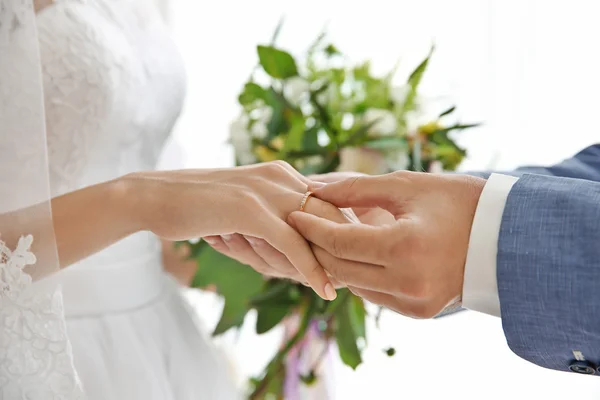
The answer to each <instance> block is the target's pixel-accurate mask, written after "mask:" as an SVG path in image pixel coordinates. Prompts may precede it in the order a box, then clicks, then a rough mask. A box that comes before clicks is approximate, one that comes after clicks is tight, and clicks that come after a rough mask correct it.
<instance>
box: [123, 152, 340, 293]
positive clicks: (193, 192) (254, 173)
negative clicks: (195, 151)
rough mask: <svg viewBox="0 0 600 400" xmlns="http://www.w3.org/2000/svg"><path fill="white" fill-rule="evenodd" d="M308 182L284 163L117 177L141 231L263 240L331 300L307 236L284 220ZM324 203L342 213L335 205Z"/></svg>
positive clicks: (182, 237) (171, 237)
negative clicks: (236, 234) (246, 237)
mask: <svg viewBox="0 0 600 400" xmlns="http://www.w3.org/2000/svg"><path fill="white" fill-rule="evenodd" d="M308 182H309V181H308V179H307V178H305V177H303V176H302V175H301V174H299V173H298V172H297V171H295V170H294V169H293V168H292V167H291V166H289V165H288V164H286V163H284V162H272V163H266V164H257V165H252V166H245V167H238V168H230V169H216V170H182V171H152V172H140V173H134V174H130V175H127V176H125V177H123V178H121V184H122V187H123V188H124V189H125V192H124V194H125V197H127V198H129V202H130V205H131V206H130V210H131V213H132V215H133V216H135V218H136V219H137V220H138V224H139V225H140V226H142V227H143V229H145V230H149V231H152V232H154V233H155V234H156V235H158V236H160V237H161V238H163V239H168V240H186V239H192V238H197V237H207V236H211V235H227V234H234V233H239V234H243V235H247V236H251V237H255V238H258V239H263V240H264V241H265V242H267V243H269V244H270V245H271V246H273V247H274V248H275V249H277V250H278V251H279V252H281V253H282V254H285V255H286V258H287V259H289V262H290V263H291V265H293V266H294V269H295V270H297V271H298V273H299V274H300V276H301V279H302V280H303V281H305V282H307V283H308V284H309V285H310V286H311V287H312V288H313V289H314V290H315V291H316V292H317V293H318V294H319V295H320V296H321V297H323V298H324V299H330V300H331V299H333V298H335V290H333V286H332V285H331V282H330V280H329V279H328V277H327V275H326V273H325V272H324V270H323V268H322V267H321V265H320V264H319V263H318V262H317V260H316V259H315V257H314V255H313V253H312V251H311V249H310V246H309V245H308V243H307V242H306V240H305V239H304V238H303V237H302V236H301V235H300V234H298V233H297V232H296V231H295V230H294V229H293V228H291V227H290V226H289V225H288V224H287V223H286V222H285V220H286V218H287V216H288V215H289V214H290V213H291V212H292V211H296V210H298V208H299V206H300V202H301V201H302V197H303V195H304V193H305V192H306V190H307V184H308ZM310 202H311V203H313V204H314V203H317V202H320V201H319V200H317V199H311V200H310ZM321 203H323V202H321ZM323 207H325V208H327V207H328V208H330V210H331V212H332V213H337V214H338V215H341V214H340V211H339V210H338V209H337V208H336V207H334V206H331V205H329V204H327V203H323ZM288 272H289V271H288ZM286 273H287V272H286Z"/></svg>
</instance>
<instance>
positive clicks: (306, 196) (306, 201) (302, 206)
mask: <svg viewBox="0 0 600 400" xmlns="http://www.w3.org/2000/svg"><path fill="white" fill-rule="evenodd" d="M312 195H313V192H311V191H310V190H309V191H308V192H306V193H304V197H302V201H301V202H300V211H304V207H306V203H308V199H310V196H312Z"/></svg>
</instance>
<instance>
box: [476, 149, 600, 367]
mask: <svg viewBox="0 0 600 400" xmlns="http://www.w3.org/2000/svg"><path fill="white" fill-rule="evenodd" d="M511 175H514V176H518V177H519V179H518V180H517V181H516V182H514V183H513V185H512V186H511V187H510V189H509V193H508V194H507V193H499V194H498V196H506V200H505V204H504V205H503V209H502V212H501V213H498V212H497V211H498V209H497V208H496V209H495V214H494V211H492V210H491V209H488V210H487V211H486V210H484V209H480V207H478V211H477V213H478V214H479V213H480V212H482V213H484V214H480V215H476V219H477V217H480V219H481V218H484V217H485V216H488V217H489V218H491V219H492V220H493V219H494V218H498V217H497V215H501V217H500V223H499V224H498V226H499V230H498V233H497V239H496V243H497V246H496V249H493V250H495V251H496V255H495V257H492V258H491V259H494V258H495V261H496V265H495V268H491V267H490V266H489V265H487V267H488V268H484V269H486V270H487V271H488V277H489V271H493V270H495V272H496V278H497V290H498V298H499V305H500V307H499V308H500V310H499V311H500V315H501V317H502V322H503V327H504V332H505V335H506V338H507V342H508V344H509V346H510V348H511V349H512V350H513V351H514V352H515V353H516V354H517V355H519V356H521V357H522V358H524V359H527V360H529V361H531V362H533V363H535V364H537V365H540V366H543V367H547V368H552V369H557V370H564V371H574V372H583V373H596V372H595V370H596V367H597V366H598V364H600V350H598V349H600V339H598V338H599V337H600V328H598V321H600V294H596V293H597V290H596V289H597V288H598V287H600V183H599V182H600V146H592V147H589V148H587V149H585V150H583V151H582V152H580V153H579V154H577V155H576V156H575V157H573V158H571V159H569V160H566V161H564V162H563V163H560V164H558V165H556V166H552V167H547V168H531V167H530V168H523V169H520V170H518V171H515V172H513V173H511ZM494 215H495V216H494ZM491 225H494V224H493V221H492V223H491ZM474 228H475V226H474ZM478 234H483V231H481V230H479V231H478V232H477V231H476V230H475V229H472V237H473V235H478ZM487 234H488V236H489V237H490V238H491V239H492V241H493V237H494V233H493V232H491V233H490V232H488V233H487ZM488 241H489V240H488ZM471 243H473V240H472V241H471ZM471 250H472V249H471V248H470V249H469V252H471ZM467 267H469V268H471V270H472V271H471V272H473V269H477V268H482V266H481V265H474V264H472V265H470V266H467ZM476 272H477V271H475V273H476ZM467 276H468V269H467V268H466V269H465V277H466V278H467ZM484 280H485V279H484Z"/></svg>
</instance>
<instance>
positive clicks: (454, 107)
mask: <svg viewBox="0 0 600 400" xmlns="http://www.w3.org/2000/svg"><path fill="white" fill-rule="evenodd" d="M454 110H456V106H452V107H450V108H449V109H447V110H446V111H444V112H443V113H441V114H440V116H439V118H442V117H445V116H446V115H449V114H452V113H453V112H454Z"/></svg>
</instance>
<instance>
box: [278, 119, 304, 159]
mask: <svg viewBox="0 0 600 400" xmlns="http://www.w3.org/2000/svg"><path fill="white" fill-rule="evenodd" d="M305 128H306V121H305V120H304V117H303V116H302V115H298V114H292V117H291V127H290V131H289V132H288V136H287V139H286V141H285V145H284V146H283V151H284V152H285V153H287V152H289V151H291V150H300V149H301V148H302V141H303V139H304V129H305Z"/></svg>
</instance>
